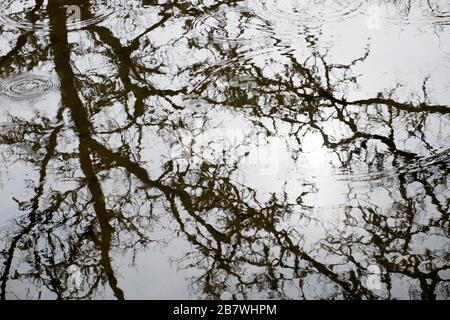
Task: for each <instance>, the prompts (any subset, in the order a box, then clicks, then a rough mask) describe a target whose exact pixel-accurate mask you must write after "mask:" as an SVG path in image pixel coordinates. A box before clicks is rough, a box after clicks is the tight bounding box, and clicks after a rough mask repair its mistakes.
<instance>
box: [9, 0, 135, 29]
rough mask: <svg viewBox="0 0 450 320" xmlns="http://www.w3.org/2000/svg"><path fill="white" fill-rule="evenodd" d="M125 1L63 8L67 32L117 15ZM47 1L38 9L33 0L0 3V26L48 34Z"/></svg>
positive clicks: (96, 1)
mask: <svg viewBox="0 0 450 320" xmlns="http://www.w3.org/2000/svg"><path fill="white" fill-rule="evenodd" d="M125 4H126V1H125V0H114V1H107V0H92V1H89V6H88V7H87V6H86V5H83V4H81V3H80V4H79V5H78V4H76V5H70V6H69V5H67V6H65V9H66V12H67V29H68V30H78V29H82V28H85V27H87V26H89V25H93V24H98V23H101V22H103V21H105V20H106V19H108V18H111V17H113V16H116V15H118V14H119V13H120V12H121V11H122V9H123V8H124V7H125ZM48 5H51V4H48V1H44V2H43V3H42V4H41V5H40V4H39V3H37V1H34V0H0V23H1V24H3V25H5V26H8V27H11V28H16V29H20V30H28V31H31V30H44V31H48V30H50V29H51V28H50V24H49V19H48V15H47V11H46V8H47V6H48Z"/></svg>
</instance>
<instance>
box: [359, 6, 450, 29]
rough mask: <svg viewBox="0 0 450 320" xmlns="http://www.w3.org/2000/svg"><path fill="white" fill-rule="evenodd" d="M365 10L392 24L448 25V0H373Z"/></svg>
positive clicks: (449, 18)
mask: <svg viewBox="0 0 450 320" xmlns="http://www.w3.org/2000/svg"><path fill="white" fill-rule="evenodd" d="M367 12H368V13H369V14H370V15H371V16H372V17H373V18H380V19H383V20H386V21H389V22H391V23H394V24H412V25H420V24H434V25H450V0H434V1H406V0H400V1H395V2H386V1H382V0H378V1H373V2H372V4H371V5H370V6H369V7H368V10H367Z"/></svg>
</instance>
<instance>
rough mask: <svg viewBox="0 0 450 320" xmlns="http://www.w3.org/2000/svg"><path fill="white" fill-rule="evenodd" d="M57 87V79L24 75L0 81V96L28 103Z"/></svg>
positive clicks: (58, 83) (58, 85) (58, 84)
mask: <svg viewBox="0 0 450 320" xmlns="http://www.w3.org/2000/svg"><path fill="white" fill-rule="evenodd" d="M59 87H60V82H59V80H58V79H57V78H54V77H51V76H46V75H36V74H26V75H20V76H16V77H12V78H9V79H5V80H2V81H0V95H1V96H4V97H6V98H9V99H12V100H18V101H28V100H35V99H38V98H41V97H43V96H44V95H46V94H48V93H50V92H52V91H56V90H58V89H59Z"/></svg>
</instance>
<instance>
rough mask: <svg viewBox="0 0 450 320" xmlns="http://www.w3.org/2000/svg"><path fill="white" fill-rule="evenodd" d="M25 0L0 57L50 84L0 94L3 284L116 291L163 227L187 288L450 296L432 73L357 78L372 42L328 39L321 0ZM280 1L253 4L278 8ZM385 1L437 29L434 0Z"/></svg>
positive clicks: (10, 70)
mask: <svg viewBox="0 0 450 320" xmlns="http://www.w3.org/2000/svg"><path fill="white" fill-rule="evenodd" d="M31 2H32V4H30V6H29V7H27V8H26V9H24V10H23V12H19V13H15V14H14V15H10V16H8V17H9V18H11V17H12V18H14V19H15V20H14V21H19V20H18V19H19V18H20V19H22V20H20V21H21V24H20V25H18V26H8V25H6V24H4V25H2V26H1V27H0V28H1V38H2V40H1V48H2V51H1V52H0V53H1V54H0V73H1V77H2V79H7V78H9V77H11V76H14V75H24V74H25V75H30V76H29V77H30V78H31V79H32V77H33V74H43V73H45V74H47V75H49V76H51V77H53V78H55V79H58V82H59V88H58V89H57V90H56V89H55V90H54V92H53V93H50V96H49V93H48V92H42V94H41V96H37V97H36V99H33V100H32V101H28V102H24V101H18V100H17V99H11V98H10V97H9V98H8V97H7V96H5V97H4V98H2V100H0V107H1V108H2V110H1V112H2V113H1V122H0V143H1V146H0V148H1V152H2V164H1V171H2V172H1V173H2V174H1V175H0V182H1V183H2V184H3V183H6V182H5V179H8V178H7V177H9V176H13V177H17V178H15V179H14V180H21V181H22V183H24V184H25V185H26V187H27V188H26V190H21V192H20V193H17V194H16V193H15V192H14V190H15V189H14V190H13V189H11V190H12V191H11V192H10V191H9V190H7V191H8V192H6V193H4V194H7V195H8V196H9V197H8V199H4V197H3V195H2V201H12V200H13V201H14V203H15V205H14V206H15V208H16V210H17V212H16V213H15V214H14V218H13V219H10V220H8V221H4V220H1V222H2V225H1V229H0V230H1V231H0V297H1V299H16V298H28V299H38V298H41V297H42V296H41V295H42V294H44V295H45V296H48V295H50V296H51V297H56V298H58V299H94V298H98V297H101V295H102V294H104V293H105V292H110V294H111V295H113V296H114V297H115V298H117V299H125V298H126V297H127V292H126V290H124V289H123V286H122V283H123V282H126V279H124V278H123V277H122V276H121V274H120V263H119V262H118V261H119V260H120V258H121V257H127V259H128V257H129V261H128V263H130V264H131V265H135V257H136V256H137V255H138V254H139V253H142V252H145V254H146V255H147V256H149V257H150V259H151V256H152V253H153V252H154V251H155V250H162V251H163V252H164V250H165V248H166V247H167V245H168V244H169V243H170V242H172V241H174V240H175V239H182V240H183V241H185V242H186V243H187V244H188V246H187V248H189V249H188V250H186V251H183V252H181V253H180V252H178V253H177V254H174V255H173V256H172V255H171V253H169V252H167V256H168V258H170V259H171V260H172V262H173V263H174V264H175V266H176V267H177V268H178V269H179V272H187V273H186V274H188V272H192V274H193V275H192V277H191V278H190V279H189V284H190V288H191V297H199V298H214V299H219V298H255V297H256V298H277V299H278V298H289V299H395V298H401V299H405V298H406V299H448V298H449V296H450V284H449V281H450V270H449V269H450V241H449V240H450V235H449V232H450V219H449V212H450V211H449V203H450V201H449V198H450V192H449V190H450V189H449V184H450V177H449V175H448V173H449V154H448V150H449V149H448V148H449V147H450V140H449V134H450V118H449V112H450V109H449V107H448V102H449V101H450V99H449V98H450V96H449V95H448V92H445V91H444V90H442V86H445V85H446V86H447V89H448V85H449V84H450V83H449V82H448V78H447V79H444V80H446V81H447V82H445V81H444V80H442V79H440V78H438V80H435V79H434V78H433V76H434V74H432V73H428V74H425V73H424V74H422V77H421V78H420V79H416V78H415V77H411V78H402V77H401V75H402V74H400V76H398V77H394V78H395V79H394V81H393V82H392V83H381V85H380V86H378V87H376V85H374V86H373V87H370V89H368V87H367V81H366V82H365V80H363V78H364V76H363V73H364V72H365V71H364V70H365V69H364V66H365V65H366V64H367V63H369V62H368V61H369V60H370V59H371V57H372V55H373V52H372V47H373V46H374V44H373V43H372V42H371V39H370V38H365V39H364V41H359V40H358V41H355V42H354V43H353V44H352V48H351V50H350V51H348V50H347V51H345V53H343V54H342V56H343V57H344V58H342V59H337V58H336V57H337V56H339V55H338V54H336V50H338V49H339V47H338V45H336V43H335V42H330V41H329V39H328V38H327V35H328V34H329V32H330V29H329V27H328V25H327V23H326V22H327V21H326V20H327V19H328V16H326V15H324V16H322V20H323V21H322V20H319V22H317V21H316V22H315V23H314V24H313V25H311V24H308V23H307V22H305V23H295V24H293V23H292V21H289V20H285V21H284V22H283V20H282V19H280V18H279V16H276V15H274V16H273V17H274V20H276V21H272V20H271V19H270V15H271V14H270V11H266V13H267V12H268V14H267V15H260V14H259V13H260V12H262V11H261V10H263V9H261V8H259V9H258V8H256V9H255V8H254V6H255V5H254V4H253V5H252V4H250V3H249V2H247V1H131V2H126V3H124V2H117V3H116V4H114V5H115V6H116V10H111V9H110V7H109V6H107V5H106V4H105V3H104V2H101V1H63V0H48V1H34V2H33V1H31ZM31 2H30V3H31ZM294 2H295V1H287V2H284V5H285V6H284V7H283V4H280V2H278V1H266V2H262V3H263V4H261V5H262V6H264V5H268V4H272V6H273V7H275V8H279V9H280V10H278V14H280V12H281V13H283V12H284V13H285V14H292V12H295V11H292V10H291V9H292V7H289V6H290V5H292V6H295V3H294ZM312 2H313V1H311V3H312ZM315 2H317V1H315ZM322 2H324V4H323V5H324V6H333V5H334V6H336V5H337V4H336V3H337V2H338V1H322ZM331 2H333V3H334V4H331ZM356 2H358V1H356ZM375 2H376V1H375ZM382 2H383V3H386V2H387V1H382ZM391 2H392V6H393V8H396V9H398V10H399V11H398V12H401V14H397V15H396V17H397V19H400V18H398V17H403V22H402V23H407V22H408V23H409V22H410V21H409V20H408V19H412V18H414V17H415V16H414V15H412V16H408V13H417V12H421V13H423V12H425V13H426V15H425V16H426V17H428V18H427V19H426V20H425V19H422V20H420V21H421V24H420V25H418V27H417V28H419V29H421V30H422V31H423V32H428V33H430V34H433V36H436V37H441V38H445V37H448V32H449V30H448V27H447V25H448V22H449V21H450V17H448V16H447V18H446V19H444V18H445V17H444V16H443V14H442V12H444V9H445V8H447V11H445V12H447V13H448V6H447V7H445V5H448V3H447V4H446V3H445V1H437V2H436V5H435V6H433V7H429V8H427V7H424V6H423V4H422V5H413V4H411V2H410V1H391ZM425 2H426V1H425ZM305 3H308V1H305ZM349 3H350V2H349V1H340V5H341V6H342V5H343V4H346V5H348V4H349ZM438 3H439V4H438ZM368 4H373V2H370V1H368V3H366V2H364V1H360V2H358V5H356V6H353V5H352V6H351V7H345V8H348V9H345V8H344V9H345V10H344V9H343V12H345V14H343V15H342V16H339V17H336V16H333V19H335V20H338V21H337V22H336V21H334V22H333V23H338V24H339V23H342V22H341V21H346V20H344V18H346V16H350V17H357V16H358V14H359V13H358V12H359V11H361V10H363V8H365V7H366V6H367V5H368ZM0 5H1V6H4V4H0ZM69 5H77V6H79V8H80V10H81V11H80V12H81V19H82V23H81V24H80V25H79V28H77V27H76V26H77V24H76V23H75V24H74V22H72V21H71V20H70V15H68V14H67V10H66V9H67V6H69ZM311 5H312V6H314V4H311ZM304 6H306V4H305V5H304ZM386 6H387V4H386ZM408 6H409V7H408ZM411 6H412V7H411ZM103 7H105V8H106V9H104V10H105V11H104V12H105V14H104V15H102V14H103V13H102V12H100V13H99V12H98V10H99V8H101V9H102V8H103ZM262 8H264V7H262ZM286 8H288V9H289V10H288V9H286ZM383 8H384V7H383ZM102 10H103V9H102ZM258 10H259V11H258ZM383 10H385V9H382V11H381V12H382V14H381V16H380V19H382V20H381V21H383V22H384V23H393V22H392V21H391V20H392V19H391V18H390V17H389V16H387V15H386V14H383V12H384V11H383ZM389 10H390V11H389V13H390V14H391V15H393V13H392V10H393V9H392V8H390V9H389ZM263 11H264V10H263ZM315 11H317V9H316V10H315ZM315 11H314V12H315ZM113 13H114V14H113ZM350 13H351V14H350ZM2 14H3V13H2ZM405 17H406V18H405ZM408 17H412V18H408ZM12 18H11V19H12ZM354 19H357V18H354ZM1 20H4V19H1ZM7 21H9V20H7ZM277 21H278V22H277ZM280 21H281V22H280ZM305 21H307V20H305ZM405 21H406V22H405ZM424 21H425V22H426V23H425V22H424ZM393 24H394V25H395V23H393ZM290 25H291V27H290ZM33 26H38V31H37V32H36V30H35V29H33ZM424 30H425V31H424ZM430 37H431V36H430ZM331 38H332V39H335V38H333V37H331ZM336 39H337V38H336ZM333 41H338V40H333ZM449 52H450V51H449ZM405 59H406V58H405ZM442 68H445V67H442ZM447 73H448V70H447ZM371 83H373V81H372V82H371ZM440 85H442V86H440ZM20 88H21V89H23V88H25V89H24V90H34V89H35V86H33V85H27V86H25V87H20ZM16 89H17V88H16ZM0 93H1V92H0ZM31 106H33V108H32V107H31ZM36 106H38V107H36ZM27 110H33V111H27ZM224 133H225V134H224ZM230 135H231V136H232V139H231V138H230ZM261 150H263V151H261ZM5 188H6V189H7V187H5ZM5 208H6V207H5ZM2 211H3V210H2ZM5 214H6V213H5ZM2 219H3V218H2ZM74 268H76V270H77V272H78V273H77V277H78V278H77V279H76V280H77V281H75V282H77V283H76V285H74V282H73V272H72V271H73V270H74ZM189 274H190V273H189ZM161 276H164V275H161ZM19 287H21V288H22V287H25V288H27V289H26V290H19V289H17V288H19Z"/></svg>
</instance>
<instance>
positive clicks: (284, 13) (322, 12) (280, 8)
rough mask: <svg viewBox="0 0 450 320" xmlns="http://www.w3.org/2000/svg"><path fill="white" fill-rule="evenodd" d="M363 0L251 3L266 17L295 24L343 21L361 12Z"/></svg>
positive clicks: (255, 9) (278, 0)
mask: <svg viewBox="0 0 450 320" xmlns="http://www.w3.org/2000/svg"><path fill="white" fill-rule="evenodd" d="M362 4H363V1H361V0H263V1H254V2H253V3H250V6H251V7H252V8H253V10H254V11H255V12H256V13H257V14H258V15H260V16H262V17H264V18H265V19H267V20H269V21H272V20H277V21H280V20H281V21H283V20H284V21H289V22H290V23H292V24H293V25H300V24H308V25H310V24H323V23H325V22H336V21H342V20H344V19H346V18H348V17H350V16H352V15H354V14H357V13H358V12H359V9H360V8H361V7H362Z"/></svg>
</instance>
